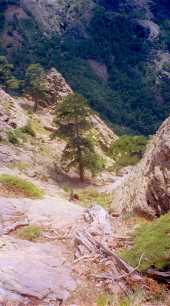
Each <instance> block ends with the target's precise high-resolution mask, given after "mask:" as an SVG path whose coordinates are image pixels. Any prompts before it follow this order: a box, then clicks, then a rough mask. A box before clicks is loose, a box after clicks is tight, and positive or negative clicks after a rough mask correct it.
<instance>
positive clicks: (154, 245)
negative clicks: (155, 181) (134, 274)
mask: <svg viewBox="0 0 170 306" xmlns="http://www.w3.org/2000/svg"><path fill="white" fill-rule="evenodd" d="M169 234H170V213H168V214H166V215H164V216H162V217H160V218H159V219H157V220H155V221H153V222H152V223H150V224H144V225H141V226H140V227H139V229H137V230H136V232H135V237H134V245H133V247H132V248H131V249H129V250H124V251H123V252H122V253H121V255H122V257H123V259H124V260H126V261H127V262H128V263H129V264H131V265H132V266H134V267H135V266H137V265H138V262H139V259H140V257H141V255H142V254H144V257H143V259H142V262H141V265H140V267H139V270H140V271H142V272H143V271H146V270H147V269H148V268H150V267H155V268H157V269H163V268H165V267H166V266H168V265H169V254H170V235H169Z"/></svg>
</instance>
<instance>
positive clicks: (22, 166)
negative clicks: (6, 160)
mask: <svg viewBox="0 0 170 306" xmlns="http://www.w3.org/2000/svg"><path fill="white" fill-rule="evenodd" d="M8 166H9V168H11V169H15V168H16V169H19V170H20V171H24V170H27V169H28V168H29V167H30V165H29V163H26V162H24V161H16V162H13V163H10V164H9V165H8Z"/></svg>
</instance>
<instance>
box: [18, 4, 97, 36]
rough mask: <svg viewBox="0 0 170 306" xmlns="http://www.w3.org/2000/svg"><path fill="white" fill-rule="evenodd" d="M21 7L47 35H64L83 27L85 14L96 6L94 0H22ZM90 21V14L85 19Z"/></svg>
mask: <svg viewBox="0 0 170 306" xmlns="http://www.w3.org/2000/svg"><path fill="white" fill-rule="evenodd" d="M20 6H21V7H22V8H23V9H24V11H26V12H28V13H30V14H31V15H32V16H33V17H34V18H35V20H36V22H37V23H38V25H39V26H40V28H41V29H43V30H44V32H46V33H48V34H49V33H54V32H58V33H63V32H65V31H69V30H71V29H73V28H76V25H77V24H79V25H81V22H80V19H81V18H82V15H83V14H84V12H85V11H86V12H88V11H90V10H91V8H92V7H93V6H94V2H93V1H92V0H88V1H87V0H86V1H82V0H79V4H78V5H77V1H74V0H62V1H59V0H48V1H44V0H39V1H36V0H21V1H20ZM84 18H85V19H88V14H86V16H85V17H84Z"/></svg>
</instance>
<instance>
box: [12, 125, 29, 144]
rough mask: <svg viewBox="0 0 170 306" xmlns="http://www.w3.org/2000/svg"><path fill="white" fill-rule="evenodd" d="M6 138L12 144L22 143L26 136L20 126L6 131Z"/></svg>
mask: <svg viewBox="0 0 170 306" xmlns="http://www.w3.org/2000/svg"><path fill="white" fill-rule="evenodd" d="M8 140H9V142H11V143H13V144H18V145H19V144H22V143H24V142H26V140H27V136H26V135H25V133H24V131H23V129H22V128H16V129H13V130H10V131H9V132H8Z"/></svg>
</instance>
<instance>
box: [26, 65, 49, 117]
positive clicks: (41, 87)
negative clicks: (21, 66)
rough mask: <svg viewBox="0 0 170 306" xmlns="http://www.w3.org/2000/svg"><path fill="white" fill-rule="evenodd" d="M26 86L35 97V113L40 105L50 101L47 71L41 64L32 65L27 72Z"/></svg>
mask: <svg viewBox="0 0 170 306" xmlns="http://www.w3.org/2000/svg"><path fill="white" fill-rule="evenodd" d="M25 86H26V90H27V92H28V93H29V94H30V95H31V96H32V97H33V99H34V101H35V103H34V112H36V111H37V108H38V104H39V103H42V102H43V103H44V102H45V101H47V100H48V95H47V88H46V83H45V71H44V69H43V67H42V66H41V65H40V64H31V65H29V67H28V68H27V70H26V75H25Z"/></svg>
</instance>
